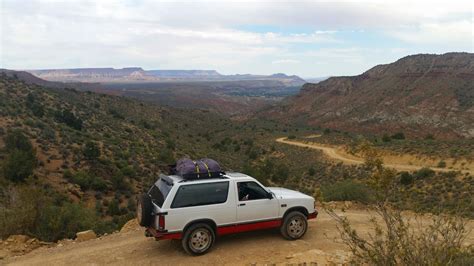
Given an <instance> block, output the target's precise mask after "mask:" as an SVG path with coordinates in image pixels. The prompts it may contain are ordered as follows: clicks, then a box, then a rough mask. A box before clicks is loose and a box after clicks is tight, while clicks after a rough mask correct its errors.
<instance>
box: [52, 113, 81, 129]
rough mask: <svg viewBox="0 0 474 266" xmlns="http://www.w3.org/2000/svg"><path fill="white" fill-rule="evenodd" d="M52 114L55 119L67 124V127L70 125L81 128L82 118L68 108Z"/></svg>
mask: <svg viewBox="0 0 474 266" xmlns="http://www.w3.org/2000/svg"><path fill="white" fill-rule="evenodd" d="M54 116H55V118H56V121H58V122H60V123H64V124H66V125H68V126H69V127H72V128H74V129H76V130H81V129H82V119H80V118H78V117H76V116H75V115H74V114H73V113H72V112H71V111H69V110H62V111H57V112H56V113H55V115H54Z"/></svg>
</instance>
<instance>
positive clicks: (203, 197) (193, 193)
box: [171, 182, 229, 208]
mask: <svg viewBox="0 0 474 266" xmlns="http://www.w3.org/2000/svg"><path fill="white" fill-rule="evenodd" d="M228 193H229V182H216V183H205V184H194V185H182V186H180V187H179V189H178V191H177V192H176V196H175V197H174V200H173V203H172V204H171V208H183V207H191V206H201V205H211V204H219V203H224V202H226V201H227V195H228Z"/></svg>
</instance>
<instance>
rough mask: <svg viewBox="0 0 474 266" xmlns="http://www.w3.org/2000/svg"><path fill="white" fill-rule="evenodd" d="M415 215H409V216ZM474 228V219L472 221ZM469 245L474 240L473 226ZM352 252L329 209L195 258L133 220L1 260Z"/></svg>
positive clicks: (340, 257)
mask: <svg viewBox="0 0 474 266" xmlns="http://www.w3.org/2000/svg"><path fill="white" fill-rule="evenodd" d="M339 213H341V214H342V215H345V216H346V217H348V218H349V220H350V221H351V223H352V224H353V225H354V227H355V229H356V230H358V232H360V233H362V234H365V233H367V232H368V231H369V230H370V228H371V224H370V218H371V216H372V214H373V213H372V212H370V211H367V210H364V209H360V208H354V207H353V206H352V207H350V209H347V210H346V211H345V212H342V211H341V212H339ZM407 215H410V214H407ZM468 227H469V228H470V229H473V228H474V222H472V221H471V222H470V223H469V224H468ZM466 242H467V243H474V232H473V231H472V230H471V232H470V235H469V236H468V238H467V241H466ZM349 255H350V253H349V252H348V251H347V248H346V247H345V245H344V244H342V243H341V240H340V237H339V234H338V232H337V230H336V225H335V222H334V221H333V220H332V219H331V218H330V217H329V215H327V214H326V213H325V212H324V211H321V212H320V215H319V217H318V218H317V219H315V220H310V221H309V229H308V232H307V233H306V235H305V236H304V237H303V238H302V239H300V240H296V241H287V240H284V239H283V238H282V237H281V236H280V235H279V233H278V230H267V231H258V232H248V233H243V234H237V235H229V236H225V237H222V238H220V239H218V240H217V242H216V243H215V245H214V247H213V249H212V250H211V251H210V253H208V254H206V255H204V256H199V257H191V256H189V255H187V254H186V253H184V251H183V250H182V249H181V243H180V241H171V240H164V241H158V242H156V241H154V240H153V239H151V238H146V237H145V236H144V234H143V229H142V228H140V227H138V226H137V225H136V224H133V223H129V224H128V225H127V228H126V230H122V231H121V232H120V233H115V234H112V235H108V236H104V237H100V238H97V239H93V240H89V241H84V242H74V241H63V242H61V244H59V245H55V246H54V247H42V248H39V249H36V250H34V251H33V252H31V253H29V254H26V255H23V256H19V257H13V258H8V259H6V260H4V261H3V262H2V261H1V260H0V264H2V263H5V264H8V265H10V264H11V265H102V264H115V265H131V264H135V265H156V264H161V265H168V264H170V265H189V264H208V265H209V264H211V265H220V264H231V265H232V264H233V265H242V264H247V265H248V264H253V263H256V264H270V263H276V264H287V263H302V262H306V263H307V264H308V265H309V264H311V263H312V262H316V263H318V265H327V264H329V262H332V263H336V264H337V263H341V262H342V261H344V260H347V259H348V258H349Z"/></svg>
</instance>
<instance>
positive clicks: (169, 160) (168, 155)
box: [158, 149, 175, 164]
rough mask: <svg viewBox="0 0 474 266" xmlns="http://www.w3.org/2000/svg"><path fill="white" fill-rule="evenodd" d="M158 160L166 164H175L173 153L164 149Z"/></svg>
mask: <svg viewBox="0 0 474 266" xmlns="http://www.w3.org/2000/svg"><path fill="white" fill-rule="evenodd" d="M158 160H160V161H162V162H164V163H166V164H173V163H174V162H175V158H174V155H173V152H172V151H171V150H169V149H162V150H161V151H160V154H159V156H158Z"/></svg>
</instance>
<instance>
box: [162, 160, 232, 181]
mask: <svg viewBox="0 0 474 266" xmlns="http://www.w3.org/2000/svg"><path fill="white" fill-rule="evenodd" d="M170 174H173V175H179V176H182V177H183V178H184V179H206V178H219V177H221V176H222V174H223V172H222V169H221V167H220V165H219V163H218V162H216V161H215V160H212V159H209V158H203V159H200V160H191V159H189V158H182V159H179V160H178V161H177V162H176V165H173V166H172V168H171V173H170Z"/></svg>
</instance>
